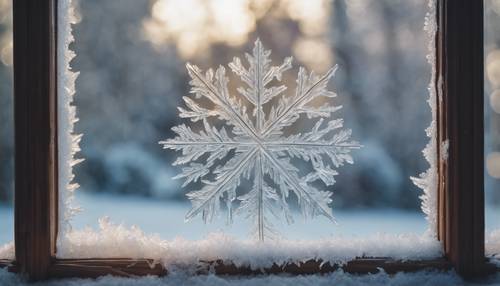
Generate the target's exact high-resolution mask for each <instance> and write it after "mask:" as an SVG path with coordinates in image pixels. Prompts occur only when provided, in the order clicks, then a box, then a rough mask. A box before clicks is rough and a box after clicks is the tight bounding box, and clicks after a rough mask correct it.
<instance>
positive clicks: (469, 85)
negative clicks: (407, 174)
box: [438, 0, 485, 277]
mask: <svg viewBox="0 0 500 286" xmlns="http://www.w3.org/2000/svg"><path fill="white" fill-rule="evenodd" d="M438 18H439V33H438V58H440V59H438V65H439V67H438V70H439V71H440V74H439V76H440V80H442V84H443V85H442V87H441V88H440V89H441V90H440V91H441V92H442V100H443V102H444V104H443V106H445V108H444V110H443V109H442V110H441V111H442V112H443V113H442V115H441V116H442V117H443V119H444V121H445V123H446V127H447V128H446V130H445V132H446V135H447V138H448V140H449V149H448V161H447V164H445V166H446V170H444V172H445V176H446V179H445V184H446V186H445V193H446V194H445V196H444V198H445V200H446V202H445V204H446V206H445V210H444V212H445V213H444V215H445V227H444V231H445V233H444V236H443V235H441V236H442V237H443V238H444V245H445V254H446V256H447V257H448V259H450V261H451V262H452V264H453V265H454V266H455V269H456V270H457V272H458V273H460V274H461V275H463V276H464V277H471V276H476V275H479V274H481V273H482V272H483V271H484V270H485V267H484V266H485V257H484V178H483V171H484V166H483V165H484V158H483V156H484V154H483V148H484V147H483V141H484V139H483V138H484V128H483V120H484V119H483V96H484V95H483V72H484V71H483V61H484V59H483V1H482V0H440V1H439V16H438ZM440 80H438V81H440Z"/></svg>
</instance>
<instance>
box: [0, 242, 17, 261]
mask: <svg viewBox="0 0 500 286" xmlns="http://www.w3.org/2000/svg"><path fill="white" fill-rule="evenodd" d="M15 258H16V256H15V249H14V242H9V243H6V244H4V245H0V259H7V260H14V259H15Z"/></svg>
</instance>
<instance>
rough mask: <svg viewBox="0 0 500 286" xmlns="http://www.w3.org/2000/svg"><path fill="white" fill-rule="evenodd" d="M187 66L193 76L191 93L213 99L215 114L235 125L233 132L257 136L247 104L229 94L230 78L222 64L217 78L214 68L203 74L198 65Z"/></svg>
mask: <svg viewBox="0 0 500 286" xmlns="http://www.w3.org/2000/svg"><path fill="white" fill-rule="evenodd" d="M186 68H187V70H188V73H189V75H190V76H191V78H192V80H191V82H190V84H191V86H192V88H191V93H194V94H195V97H196V98H201V97H205V98H207V99H209V100H210V101H212V102H213V103H214V104H215V106H216V110H214V112H213V114H214V115H217V116H218V117H219V118H221V119H223V120H225V121H226V122H227V123H228V124H229V125H233V126H234V130H233V132H234V133H235V134H236V135H251V136H253V137H255V136H256V135H255V129H254V128H253V124H252V122H251V120H250V118H249V117H248V115H247V113H246V107H245V105H243V104H242V103H241V101H237V100H234V99H233V98H231V97H230V96H229V92H228V90H227V82H228V79H227V77H226V70H225V68H224V67H222V66H220V67H219V68H218V69H217V70H216V72H215V79H214V74H213V72H212V70H208V71H207V72H206V74H205V76H203V75H202V72H201V70H200V69H199V68H198V67H197V66H194V65H191V64H189V63H188V64H187V65H186ZM191 111H193V110H191Z"/></svg>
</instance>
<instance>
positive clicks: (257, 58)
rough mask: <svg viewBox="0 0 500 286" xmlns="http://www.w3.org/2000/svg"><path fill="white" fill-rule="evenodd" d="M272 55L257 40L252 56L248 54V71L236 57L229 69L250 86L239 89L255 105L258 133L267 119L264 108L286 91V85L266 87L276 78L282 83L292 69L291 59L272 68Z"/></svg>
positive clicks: (254, 112) (254, 113)
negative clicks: (270, 57) (284, 74)
mask: <svg viewBox="0 0 500 286" xmlns="http://www.w3.org/2000/svg"><path fill="white" fill-rule="evenodd" d="M270 55H271V51H266V50H264V47H263V46H262V43H261V42H260V40H256V41H255V47H254V48H253V53H252V55H249V54H246V58H247V60H248V63H249V64H250V67H249V69H248V70H247V69H246V68H245V67H244V66H243V65H242V63H241V60H240V59H239V58H238V57H235V58H234V59H233V62H231V63H229V67H230V68H231V69H232V70H233V72H234V73H235V74H236V75H238V76H240V77H241V80H242V81H243V82H245V83H246V84H247V86H248V88H243V87H240V88H238V92H239V93H240V94H241V95H243V96H244V97H245V98H246V99H247V100H248V101H250V102H251V103H252V104H253V105H254V107H255V108H254V111H253V115H254V116H256V124H257V127H256V129H257V130H258V131H259V130H261V129H262V126H263V124H264V118H265V114H264V112H263V110H262V106H263V105H264V104H266V103H267V102H269V101H270V100H271V99H273V98H274V97H276V96H278V95H280V94H282V93H283V92H284V91H285V90H286V86H284V85H279V86H273V87H270V88H267V87H266V86H267V85H268V84H269V83H270V82H271V81H272V80H273V79H274V78H276V79H277V80H278V81H281V76H282V74H283V72H285V71H286V70H288V69H290V68H291V67H292V65H291V63H292V58H291V57H288V58H286V59H285V60H284V62H283V64H282V65H281V66H270V65H269V64H270V62H271V60H270V59H269V56H270Z"/></svg>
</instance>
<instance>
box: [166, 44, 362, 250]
mask: <svg viewBox="0 0 500 286" xmlns="http://www.w3.org/2000/svg"><path fill="white" fill-rule="evenodd" d="M270 54H271V52H270V51H267V50H264V48H263V46H262V44H261V42H260V41H259V40H257V41H256V42H255V47H254V49H253V53H252V55H250V54H246V58H247V60H248V63H249V67H248V68H246V67H245V66H243V65H242V63H241V60H240V59H239V58H234V59H233V61H232V62H231V63H230V64H229V67H230V68H231V70H232V71H233V73H234V74H235V75H237V76H239V77H240V78H241V80H242V81H243V82H244V83H245V84H246V87H240V88H238V89H237V90H238V94H239V96H232V95H230V94H229V91H228V86H227V84H228V82H229V79H228V78H227V77H226V70H225V68H224V67H223V66H219V68H218V69H217V70H216V71H215V74H214V73H213V71H212V70H211V69H209V70H208V71H207V72H206V73H204V74H203V73H202V71H201V70H200V69H199V68H198V67H196V66H194V65H191V64H189V63H188V64H187V65H186V66H187V69H188V72H189V75H190V76H191V78H192V80H191V82H190V84H191V87H192V89H191V93H192V94H194V96H193V98H192V97H184V98H183V99H184V101H185V103H186V108H185V109H184V108H181V107H179V111H180V117H181V118H189V119H190V120H191V121H192V122H199V126H197V128H196V129H195V130H197V131H195V130H193V129H194V128H195V127H193V129H192V128H191V127H189V126H186V125H184V124H181V125H179V126H176V127H174V128H172V130H173V131H174V132H175V133H176V134H177V136H176V137H175V138H173V139H167V140H166V141H161V142H160V144H162V145H163V147H164V148H165V149H173V150H180V151H182V156H180V157H179V158H178V159H177V160H176V161H175V162H174V165H186V166H185V167H183V168H182V173H181V174H179V175H178V176H176V178H184V179H185V182H184V185H183V186H186V185H187V184H189V183H192V182H197V181H201V182H202V183H203V187H202V188H201V189H200V190H196V191H191V192H189V193H188V194H187V196H188V198H189V199H190V200H191V202H192V206H193V207H192V209H191V210H190V211H189V212H188V213H187V215H186V220H189V219H191V218H193V217H195V216H196V215H198V214H200V213H201V214H202V216H203V220H204V221H205V222H207V221H211V220H212V219H213V218H214V217H215V216H216V215H217V213H218V211H219V210H220V208H221V203H223V204H224V205H225V206H226V208H227V210H228V220H229V222H230V221H231V218H232V215H233V206H237V208H236V209H235V210H234V213H235V214H243V215H245V216H246V217H247V218H250V219H252V220H253V221H254V224H255V225H254V227H255V230H254V233H255V234H256V235H257V236H258V238H259V240H261V241H262V240H264V237H270V236H272V235H273V234H274V233H275V232H274V231H273V228H272V225H271V223H270V219H269V216H270V215H271V216H274V217H276V218H280V217H284V218H285V219H286V220H287V222H288V223H291V222H292V221H293V220H292V216H291V211H290V206H289V205H288V201H289V200H290V197H291V194H293V195H295V196H296V199H297V202H298V206H299V208H300V211H301V213H302V214H303V216H304V217H305V218H308V217H314V216H316V215H323V216H325V217H327V218H329V219H331V220H332V221H333V220H334V218H333V215H332V210H331V208H330V206H329V204H330V203H331V202H332V199H331V196H332V193H331V192H330V191H327V190H321V189H319V188H318V182H316V181H322V182H323V183H324V184H323V185H326V186H331V185H333V184H334V183H335V176H336V175H337V174H338V173H337V171H336V169H337V168H338V167H340V166H342V165H344V163H351V164H352V163H353V160H352V157H351V155H350V152H351V150H352V149H357V148H360V147H361V145H360V144H359V143H357V142H355V141H350V139H349V138H350V136H351V130H348V129H342V127H343V120H342V119H331V118H330V116H331V114H332V113H333V112H335V111H337V110H339V109H340V108H341V106H334V105H332V104H331V99H332V98H334V97H336V94H335V93H334V92H331V91H328V90H327V84H328V81H329V80H330V79H331V78H332V76H333V75H334V73H335V70H336V67H335V68H332V69H330V70H329V71H328V72H326V73H325V74H324V75H322V76H316V75H315V74H314V73H312V72H311V73H307V72H306V70H305V69H304V68H302V67H301V68H300V69H299V73H298V78H297V87H296V91H295V94H294V95H293V96H286V95H285V94H284V91H285V90H286V86H284V85H273V86H271V85H272V84H273V83H278V82H280V81H281V79H282V74H283V72H285V71H286V70H288V69H290V68H291V62H292V58H291V57H288V58H286V59H285V60H284V62H283V64H281V65H280V66H271V65H270V63H271V60H270V58H269V56H270ZM207 106H210V107H207ZM305 118H307V119H308V120H309V121H313V123H314V124H313V125H312V127H311V129H310V131H308V132H305V133H303V134H302V133H294V132H293V131H296V130H297V129H299V128H300V126H299V127H297V126H296V124H295V123H296V122H298V120H299V119H305ZM302 121H306V120H302ZM219 122H223V123H224V125H225V126H222V127H220V128H217V127H216V125H217V124H218V123H219ZM292 125H294V126H292ZM302 128H303V127H302ZM198 129H199V130H198ZM290 130H291V131H290ZM301 161H302V162H301ZM304 161H305V162H304ZM297 162H301V163H300V164H297ZM305 165H307V166H308V167H309V169H307V172H303V167H304V166H305ZM247 183H251V187H248V188H245V186H246V185H248V184H247ZM240 186H242V187H240ZM239 187H240V188H239ZM240 189H248V192H246V193H244V194H242V195H239V193H240V192H243V191H244V190H240Z"/></svg>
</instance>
